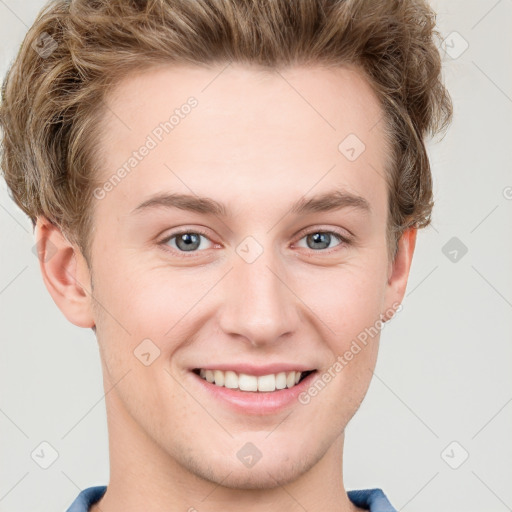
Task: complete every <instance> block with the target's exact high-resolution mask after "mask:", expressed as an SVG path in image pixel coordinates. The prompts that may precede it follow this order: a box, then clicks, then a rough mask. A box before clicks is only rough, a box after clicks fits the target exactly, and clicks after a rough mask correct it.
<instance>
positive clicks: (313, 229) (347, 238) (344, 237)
mask: <svg viewBox="0 0 512 512" xmlns="http://www.w3.org/2000/svg"><path fill="white" fill-rule="evenodd" d="M185 233H195V234H198V235H202V236H204V237H205V238H206V239H208V240H209V241H210V242H211V243H212V244H213V245H219V244H216V242H214V241H213V240H211V239H210V235H209V233H208V232H207V230H205V229H204V228H183V229H178V231H172V232H171V233H169V234H168V235H166V236H165V237H164V238H162V239H161V240H159V241H158V242H157V243H158V245H159V246H162V248H163V250H164V251H167V252H172V253H173V254H176V253H178V255H179V256H181V257H185V258H187V257H193V255H194V254H197V253H200V252H204V251H205V250H204V249H203V250H202V251H199V250H197V251H190V254H187V252H186V251H176V250H175V249H173V248H171V247H165V246H166V244H167V243H168V242H169V241H170V240H171V239H173V238H174V237H176V236H179V235H182V234H185ZM314 233H328V234H332V235H335V236H336V237H337V238H338V239H339V241H340V243H339V244H338V245H337V246H335V247H332V248H331V249H322V250H319V251H314V250H313V249H310V251H311V252H312V253H319V254H322V253H324V254H329V253H331V252H334V251H337V250H338V249H337V248H338V247H343V246H347V245H349V244H351V243H353V238H354V237H353V235H352V233H350V234H345V233H344V232H341V230H338V229H335V228H325V227H320V226H310V227H308V228H304V229H303V230H301V231H300V232H299V233H298V234H297V237H296V241H295V242H293V244H296V243H297V242H299V241H300V240H302V239H303V238H304V237H305V236H308V235H311V234H314Z"/></svg>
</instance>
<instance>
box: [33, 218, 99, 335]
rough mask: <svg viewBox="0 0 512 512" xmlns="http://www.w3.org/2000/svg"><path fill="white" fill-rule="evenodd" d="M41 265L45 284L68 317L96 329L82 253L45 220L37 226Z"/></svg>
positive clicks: (40, 220)
mask: <svg viewBox="0 0 512 512" xmlns="http://www.w3.org/2000/svg"><path fill="white" fill-rule="evenodd" d="M35 239H36V247H37V252H38V258H39V266H40V269H41V274H42V277H43V281H44V284H45V285H46V288H47V289H48V291H49V292H50V295H51V296H52V298H53V301H54V302H55V304H56V305H57V307H58V308H59V309H60V310H61V311H62V313H63V314H64V316H65V317H66V318H67V319H68V320H69V321H70V322H71V323H73V324H75V325H77V326H79V327H93V326H94V325H95V324H94V318H93V310H92V307H91V306H92V300H93V298H92V296H91V279H90V272H89V269H88V267H87V264H86V261H85V259H84V258H83V256H82V254H81V252H80V250H79V249H78V248H77V247H76V246H74V245H73V244H71V243H70V242H69V241H68V240H67V239H66V237H65V236H64V235H63V233H62V231H61V230H60V229H59V228H58V227H57V226H55V225H54V224H52V223H50V221H49V220H48V219H46V218H44V217H38V218H37V224H36V227H35Z"/></svg>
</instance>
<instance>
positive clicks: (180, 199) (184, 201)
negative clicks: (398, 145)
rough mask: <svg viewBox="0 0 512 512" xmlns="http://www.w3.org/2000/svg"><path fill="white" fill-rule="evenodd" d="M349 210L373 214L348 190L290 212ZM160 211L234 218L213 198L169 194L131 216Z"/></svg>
mask: <svg viewBox="0 0 512 512" xmlns="http://www.w3.org/2000/svg"><path fill="white" fill-rule="evenodd" d="M348 207H353V208H356V209H358V210H360V211H361V212H362V213H366V214H369V213H370V212H371V211H372V209H371V206H370V203H369V202H368V201H367V200H366V199H365V198H364V197H362V196H358V195H355V194H352V193H350V192H347V191H344V190H333V191H331V192H326V193H323V194H318V195H316V196H313V197H311V198H309V199H305V198H304V197H302V198H300V199H299V200H298V201H296V202H295V203H294V204H293V205H292V206H291V208H290V212H291V213H293V214H295V215H307V214H308V213H314V212H327V211H334V210H340V209H342V208H348ZM158 208H179V209H181V210H187V211H193V212H197V213H203V214H207V215H215V216H220V217H229V215H230V213H229V211H228V209H227V208H226V206H225V205H224V204H223V203H220V202H218V201H216V200H214V199H212V198H210V197H200V196H197V195H189V194H167V193H159V194H156V195H154V196H151V197H150V198H149V199H147V200H145V201H144V202H142V203H141V204H139V205H138V206H137V207H136V208H134V209H133V210H132V211H131V212H130V215H131V214H137V213H141V212H143V211H148V210H153V209H158Z"/></svg>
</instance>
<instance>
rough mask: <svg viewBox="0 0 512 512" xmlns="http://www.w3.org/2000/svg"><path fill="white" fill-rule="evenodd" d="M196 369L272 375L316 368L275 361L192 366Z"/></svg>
mask: <svg viewBox="0 0 512 512" xmlns="http://www.w3.org/2000/svg"><path fill="white" fill-rule="evenodd" d="M192 369H193V370H195V369H202V370H221V371H223V372H227V371H232V372H235V373H239V374H240V373H245V374H247V375H255V376H261V375H270V374H273V373H281V372H292V371H299V372H307V371H312V370H314V369H315V368H314V367H313V366H305V365H303V364H300V363H273V364H266V365H264V366H256V365H254V364H248V363H237V364H233V363H229V364H220V363H219V364H211V363H210V364H206V365H205V366H196V367H194V368H192Z"/></svg>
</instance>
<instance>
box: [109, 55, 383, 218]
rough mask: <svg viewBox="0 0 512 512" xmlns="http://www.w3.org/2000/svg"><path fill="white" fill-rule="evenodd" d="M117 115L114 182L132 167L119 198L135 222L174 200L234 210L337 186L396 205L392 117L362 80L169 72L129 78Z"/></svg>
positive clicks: (349, 72) (116, 101) (230, 69)
mask: <svg viewBox="0 0 512 512" xmlns="http://www.w3.org/2000/svg"><path fill="white" fill-rule="evenodd" d="M190 105H193V106H192V107H191V106H190ZM106 106H107V108H106V111H105V116H104V119H103V122H102V126H101V131H102V137H101V145H102V148H101V150H102V154H103V155H104V156H103V160H102V163H101V169H102V173H103V174H102V179H104V180H108V179H109V177H111V176H112V175H113V174H115V173H116V171H117V170H119V169H120V168H122V167H123V166H124V168H125V170H126V171H127V172H123V173H122V174H123V179H122V180H121V181H120V182H119V183H118V184H116V185H115V190H113V191H112V192H109V196H108V201H109V202H110V204H111V205H114V204H115V203H116V202H117V205H116V208H117V209H118V210H121V211H124V212H128V211H131V210H132V209H133V208H135V207H136V206H137V204H138V202H140V201H139V200H140V199H141V197H146V198H147V197H149V196H150V195H152V194H155V193H157V192H161V191H163V190H166V191H176V192H180V193H193V194H198V195H201V196H208V195H210V196H212V195H214V193H216V195H217V198H218V197H219V195H220V196H222V197H223V198H225V199H226V200H227V201H228V202H230V201H231V202H232V201H236V200H237V198H239V199H240V198H243V197H244V196H245V197H246V199H253V200H254V201H258V199H261V198H263V197H265V198H268V199H269V200H271V199H275V200H276V201H279V199H280V198H282V199H283V200H284V199H285V198H284V197H283V192H284V191H286V192H287V193H288V192H289V194H290V198H293V199H294V200H296V199H297V198H298V196H302V195H305V194H307V193H308V190H311V191H312V193H315V194H316V193H321V192H325V191H328V190H331V189H332V188H333V185H336V187H337V188H340V187H341V188H345V189H347V190H348V191H350V192H357V193H358V194H359V195H365V197H366V198H367V199H368V201H369V202H370V203H375V202H377V203H378V202H379V201H380V202H382V201H383V198H382V196H385V195H386V194H385V183H384V179H383V173H384V168H385V166H386V163H387V148H386V146H385V136H384V133H383V124H384V123H383V117H382V110H381V106H380V104H379V102H378V100H377V98H376V96H375V94H374V93H373V91H372V89H371V87H370V85H369V84H368V82H367V81H366V80H365V79H364V77H363V76H362V75H361V73H360V72H358V71H357V70H356V69H354V68H346V67H338V68H329V69H327V68H324V67H320V66H318V67H294V68H288V69H285V70H269V71H267V70H264V71H263V70H261V69H258V68H255V67H251V66H242V65H234V64H231V65H218V66H215V67H210V68H202V67H196V66H170V65H162V66H159V67H155V68H152V69H149V70H146V71H144V72H142V73H137V74H134V75H129V76H128V77H126V78H125V79H124V80H123V81H122V82H121V83H119V84H118V86H117V87H116V88H115V89H114V90H113V91H112V92H111V94H110V95H109V96H108V97H107V99H106ZM143 146H147V147H149V148H150V149H149V150H147V151H146V150H144V151H143V152H144V156H142V157H141V156H140V154H139V155H138V156H137V158H136V161H135V160H134V159H135V157H134V152H136V153H137V152H138V153H140V151H138V150H139V149H141V148H142V147H143ZM130 158H131V159H132V162H131V164H133V165H130V164H128V165H127V163H128V162H129V160H130ZM118 181H119V180H118ZM313 189H314V190H313ZM243 200H244V201H245V199H243ZM259 204H262V203H261V201H260V202H259ZM377 206H378V205H377ZM384 206H385V205H384Z"/></svg>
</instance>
